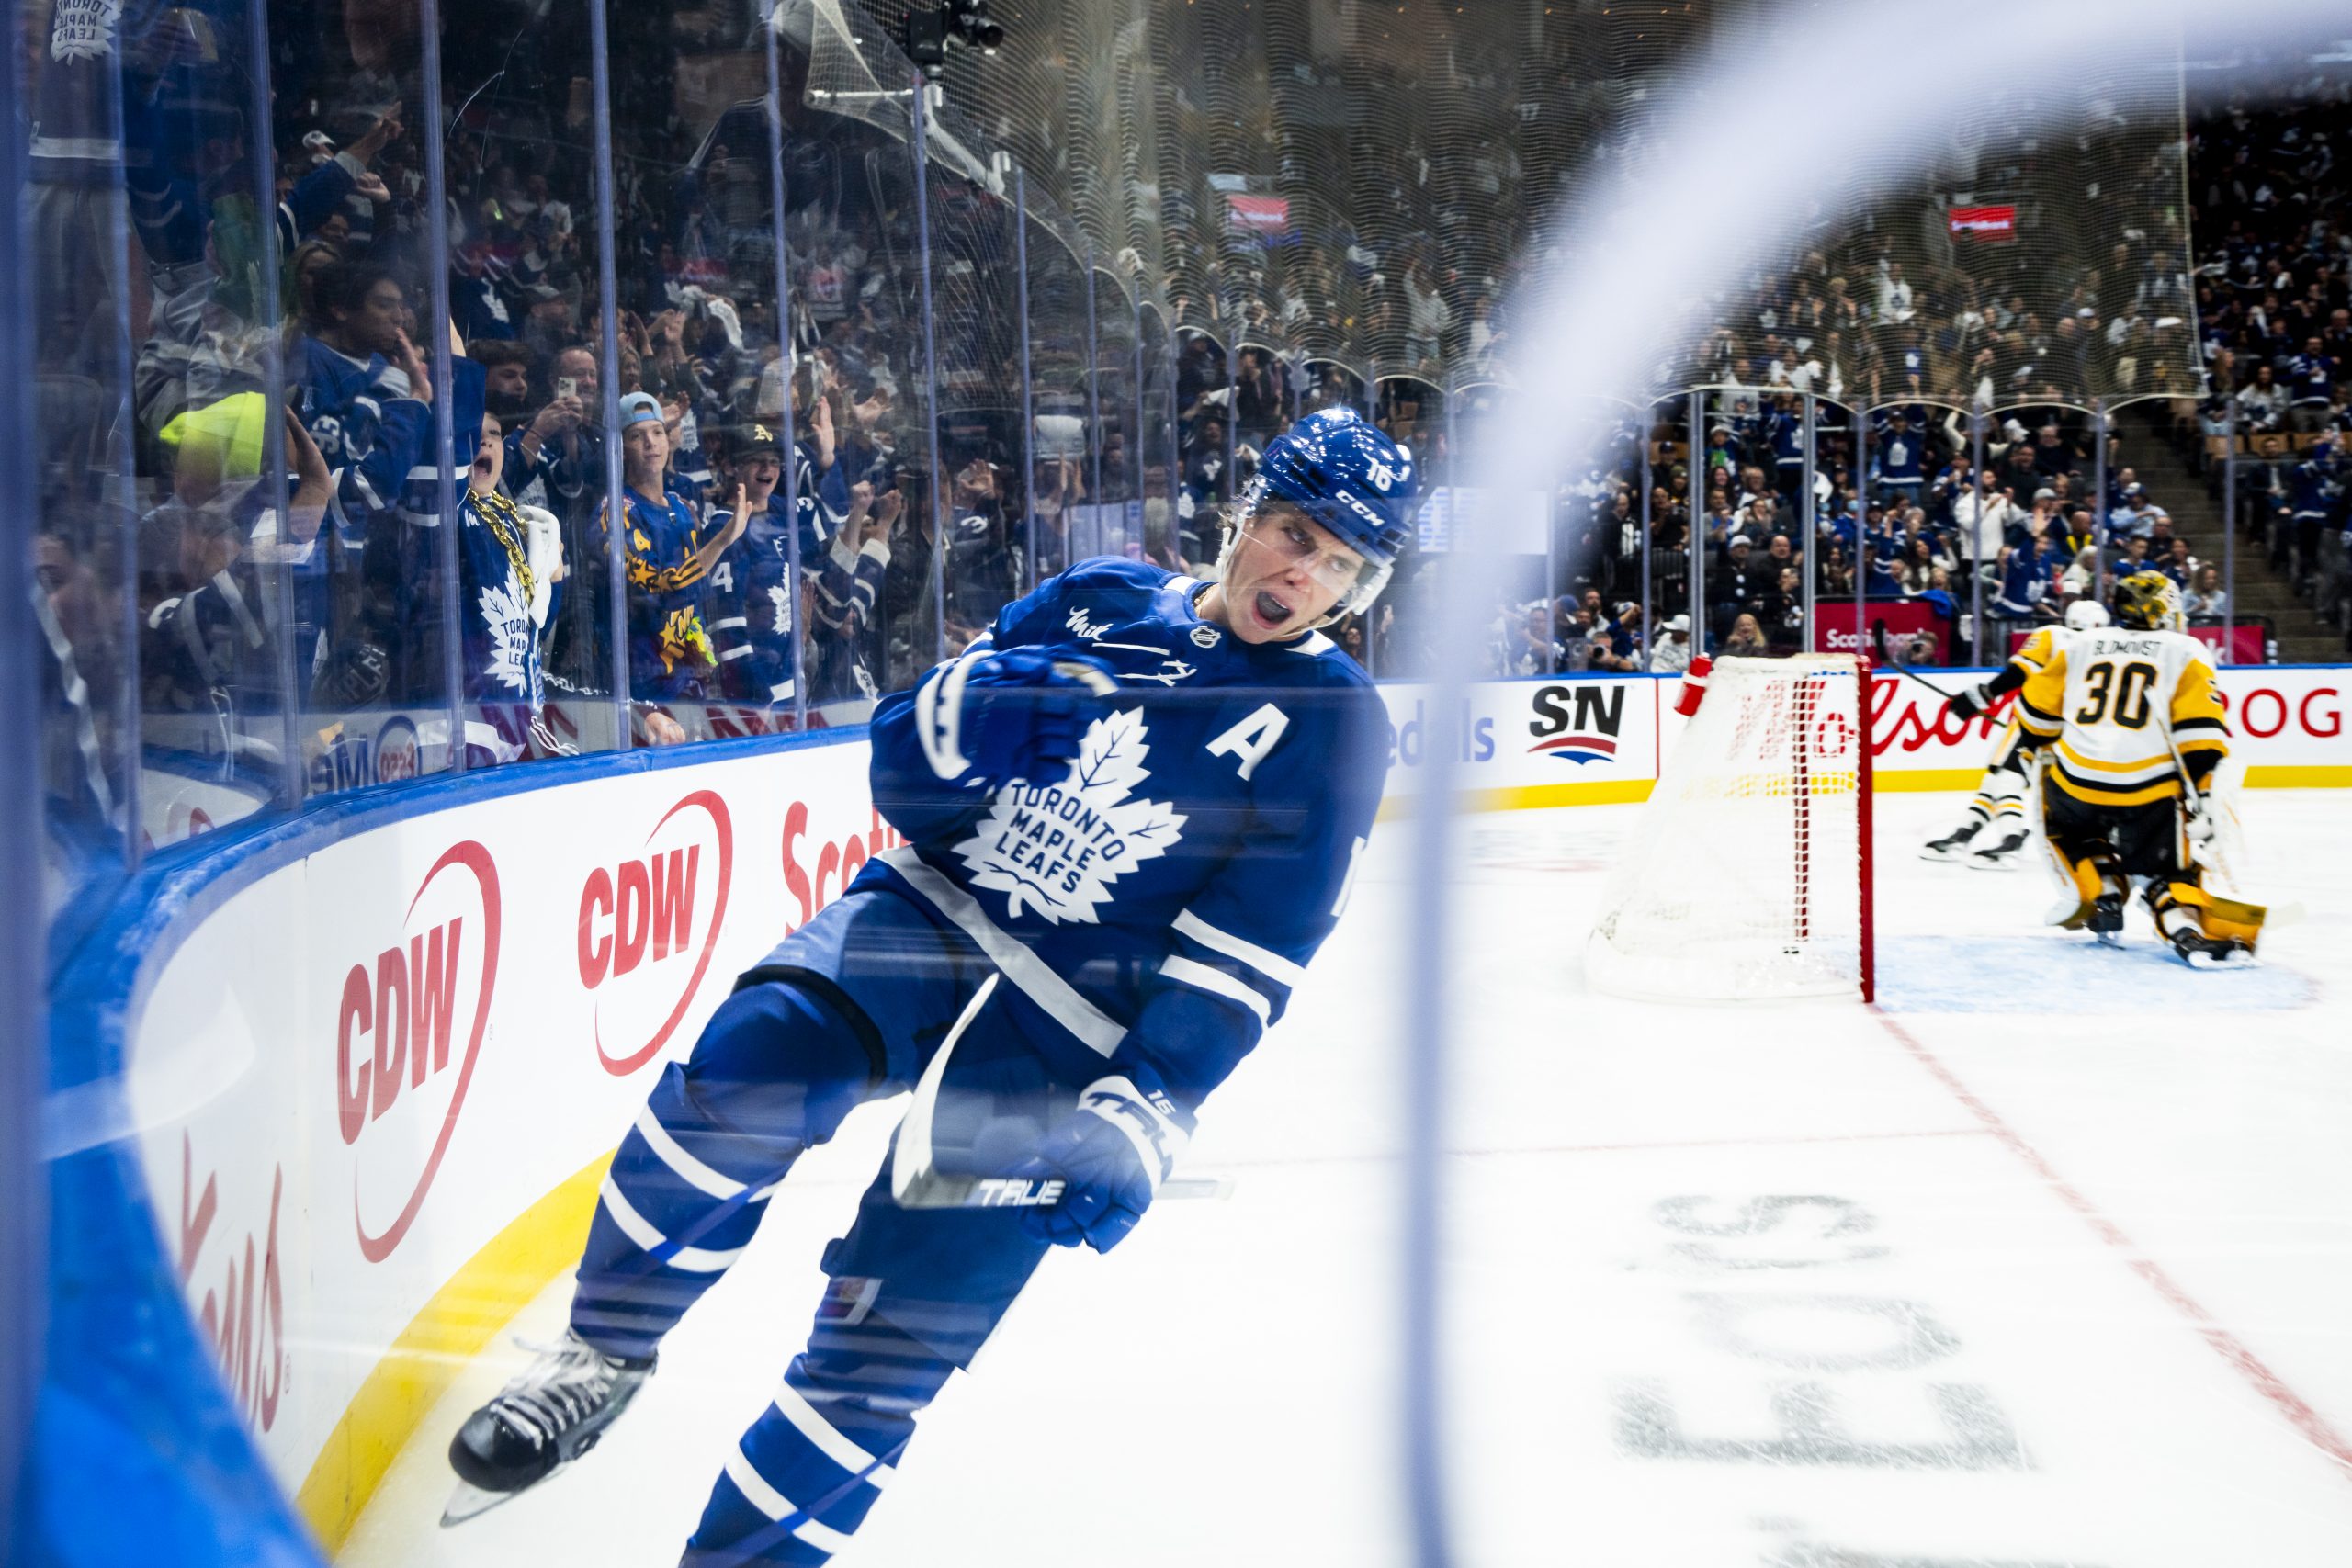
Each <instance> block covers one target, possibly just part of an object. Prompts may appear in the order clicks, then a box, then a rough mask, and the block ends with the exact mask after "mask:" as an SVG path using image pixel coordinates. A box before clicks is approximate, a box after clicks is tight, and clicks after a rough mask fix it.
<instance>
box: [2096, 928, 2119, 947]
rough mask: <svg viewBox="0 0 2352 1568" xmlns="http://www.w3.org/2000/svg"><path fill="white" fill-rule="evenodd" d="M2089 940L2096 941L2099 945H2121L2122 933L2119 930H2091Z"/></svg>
mask: <svg viewBox="0 0 2352 1568" xmlns="http://www.w3.org/2000/svg"><path fill="white" fill-rule="evenodd" d="M2091 940H2092V941H2094V942H2098V944H2099V945H2100V946H2101V947H2121V946H2122V945H2123V933H2122V932H2121V931H2093V932H2091Z"/></svg>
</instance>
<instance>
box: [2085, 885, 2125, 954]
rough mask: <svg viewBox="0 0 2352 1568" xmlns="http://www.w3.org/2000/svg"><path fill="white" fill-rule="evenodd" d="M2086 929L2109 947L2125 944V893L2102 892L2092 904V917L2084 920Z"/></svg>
mask: <svg viewBox="0 0 2352 1568" xmlns="http://www.w3.org/2000/svg"><path fill="white" fill-rule="evenodd" d="M2083 925H2084V929H2085V930H2086V931H2089V932H2090V933H2091V935H2093V936H2095V937H2097V938H2098V940H2099V941H2100V942H2102V943H2103V944H2105V945H2106V946H2109V947H2121V946H2122V945H2123V895H2122V894H2120V893H2102V894H2100V895H2099V896H2098V898H2097V899H2096V900H2095V901H2093V903H2092V904H2091V918H2090V919H2087V920H2086V921H2084V922H2083Z"/></svg>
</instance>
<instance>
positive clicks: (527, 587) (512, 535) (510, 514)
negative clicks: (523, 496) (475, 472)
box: [473, 490, 537, 604]
mask: <svg viewBox="0 0 2352 1568" xmlns="http://www.w3.org/2000/svg"><path fill="white" fill-rule="evenodd" d="M473 500H474V510H475V511H477V512H479V513H481V520H482V523H483V524H484V525H486V526H487V527H488V528H489V529H490V536H491V537H492V538H493V539H496V540H497V541H498V547H499V548H501V549H503V550H504V551H505V552H506V561H507V564H508V565H509V566H512V567H513V568H514V569H515V579H516V580H517V581H520V582H521V583H522V585H523V603H524V604H529V603H530V602H531V595H532V593H533V592H534V591H535V588H536V586H537V583H536V580H535V579H534V578H533V577H532V576H531V561H530V558H529V556H528V554H527V553H526V551H525V550H524V547H523V530H524V526H525V525H524V522H523V514H522V513H521V512H519V511H517V510H516V509H515V503H514V502H512V501H509V500H508V499H507V498H506V497H504V496H503V495H501V494H499V493H498V492H497V491H494V490H493V491H474V492H473Z"/></svg>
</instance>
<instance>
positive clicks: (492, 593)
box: [458, 487, 546, 714]
mask: <svg viewBox="0 0 2352 1568" xmlns="http://www.w3.org/2000/svg"><path fill="white" fill-rule="evenodd" d="M528 540H529V525H528V524H526V523H525V522H524V520H523V516H522V513H521V512H520V510H519V509H518V508H517V507H516V506H515V503H514V502H511V501H509V500H507V499H506V497H504V496H503V495H501V494H499V493H498V492H497V491H489V492H487V493H485V492H483V491H477V490H474V489H471V488H470V487H469V488H468V489H467V490H466V491H464V492H463V493H462V495H461V498H460V499H459V501H458V570H459V587H458V625H459V626H460V627H461V628H462V636H463V637H464V641H465V660H466V665H465V670H466V697H467V700H468V701H469V702H477V703H515V702H519V703H525V704H527V705H529V706H530V709H531V711H532V712H533V713H534V714H536V713H537V712H538V710H539V708H540V706H541V705H542V704H543V703H544V702H545V700H546V691H545V687H544V683H543V682H542V680H541V678H540V671H539V626H538V623H537V621H536V620H534V619H533V618H532V615H531V599H532V589H533V587H534V586H535V584H534V583H532V582H530V581H526V577H528V575H529V570H530V567H529V559H528V554H529V545H528Z"/></svg>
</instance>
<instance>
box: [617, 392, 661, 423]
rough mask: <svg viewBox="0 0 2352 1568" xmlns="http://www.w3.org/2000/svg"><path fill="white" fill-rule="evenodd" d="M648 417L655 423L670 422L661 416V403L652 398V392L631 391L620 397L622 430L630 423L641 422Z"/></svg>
mask: <svg viewBox="0 0 2352 1568" xmlns="http://www.w3.org/2000/svg"><path fill="white" fill-rule="evenodd" d="M649 419H650V420H651V421H652V422H653V423H656V424H667V423H670V422H669V421H668V420H666V419H663V418H662V405H661V404H660V403H659V402H656V401H655V400H654V398H653V394H652V393H650V392H631V393H629V394H628V396H626V397H624V398H623V399H621V428H622V429H623V430H627V429H628V427H629V426H630V425H632V424H642V423H645V422H646V421H647V420H649Z"/></svg>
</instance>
